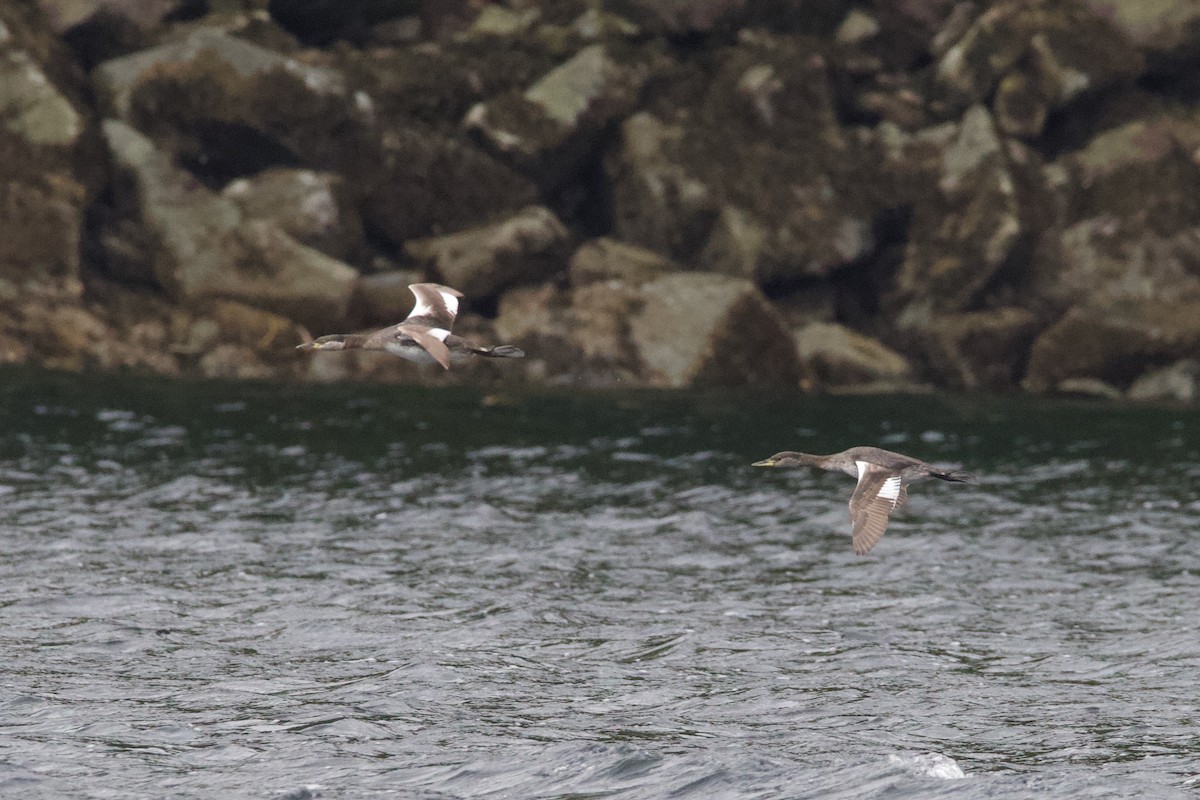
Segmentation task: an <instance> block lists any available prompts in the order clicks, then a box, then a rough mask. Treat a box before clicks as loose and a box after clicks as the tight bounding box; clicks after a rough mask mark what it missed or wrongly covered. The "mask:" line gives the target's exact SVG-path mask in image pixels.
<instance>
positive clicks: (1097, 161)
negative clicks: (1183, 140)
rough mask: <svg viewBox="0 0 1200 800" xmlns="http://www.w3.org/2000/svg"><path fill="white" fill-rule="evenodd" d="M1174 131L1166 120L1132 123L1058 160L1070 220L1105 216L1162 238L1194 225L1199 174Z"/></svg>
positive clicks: (1198, 213) (1199, 210)
mask: <svg viewBox="0 0 1200 800" xmlns="http://www.w3.org/2000/svg"><path fill="white" fill-rule="evenodd" d="M1181 122H1182V120H1181ZM1192 124H1194V123H1192ZM1175 128H1176V123H1175V121H1174V120H1172V119H1171V118H1169V117H1158V118H1152V119H1143V120H1137V121H1134V122H1130V123H1128V124H1125V125H1121V126H1119V127H1116V128H1113V129H1111V130H1108V131H1105V132H1104V133H1101V134H1100V135H1098V136H1096V137H1095V138H1094V139H1092V140H1091V141H1090V142H1088V144H1087V146H1086V147H1084V148H1083V149H1082V150H1080V151H1078V152H1077V153H1072V154H1071V155H1068V156H1066V157H1064V158H1063V159H1062V166H1063V167H1064V168H1065V169H1066V170H1067V172H1068V174H1069V175H1071V176H1072V178H1073V179H1074V181H1075V182H1076V184H1077V185H1078V187H1079V189H1078V195H1077V196H1076V197H1075V198H1074V202H1073V207H1074V210H1075V214H1076V215H1077V216H1076V218H1088V217H1094V216H1101V215H1106V214H1110V215H1115V216H1117V217H1122V218H1126V219H1129V220H1130V221H1135V222H1138V223H1139V224H1140V225H1141V226H1144V227H1145V228H1146V229H1148V230H1151V231H1158V232H1164V233H1171V232H1174V231H1177V230H1179V229H1180V228H1183V227H1190V226H1194V225H1200V170H1197V169H1196V164H1195V163H1194V162H1193V161H1192V159H1191V157H1190V155H1189V154H1188V152H1187V151H1186V150H1185V149H1184V148H1183V147H1181V146H1180V143H1179V139H1178V138H1177V137H1176V134H1175Z"/></svg>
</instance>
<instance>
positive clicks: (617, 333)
mask: <svg viewBox="0 0 1200 800" xmlns="http://www.w3.org/2000/svg"><path fill="white" fill-rule="evenodd" d="M638 303H639V298H638V293H637V291H636V289H634V288H633V287H630V286H627V285H625V284H623V283H621V282H620V281H605V282H599V283H591V284H588V285H586V286H581V287H577V288H574V289H570V290H561V289H557V288H555V287H553V286H538V287H522V288H518V289H514V290H512V291H510V292H507V293H505V294H504V296H503V297H502V298H501V299H500V304H499V308H498V313H497V316H496V335H497V336H498V337H499V338H500V339H501V340H503V341H505V342H508V343H512V344H516V345H519V346H520V347H522V348H523V349H524V350H525V352H526V358H525V361H526V362H528V364H527V366H528V369H527V370H526V374H527V375H528V376H530V377H532V378H536V379H540V380H546V381H549V382H570V383H572V384H574V385H580V384H582V385H585V386H617V385H620V386H626V387H629V386H637V385H644V383H645V381H644V378H643V376H642V374H641V364H640V361H639V359H638V354H637V351H636V349H635V348H634V345H633V343H632V342H631V341H630V337H629V323H630V319H631V317H632V316H633V314H634V312H635V311H636V310H637V308H638Z"/></svg>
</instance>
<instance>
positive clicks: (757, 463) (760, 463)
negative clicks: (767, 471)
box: [750, 458, 775, 467]
mask: <svg viewBox="0 0 1200 800" xmlns="http://www.w3.org/2000/svg"><path fill="white" fill-rule="evenodd" d="M750 466H752V467H773V466H775V459H773V458H764V459H763V460H762V461H755V462H754V463H753V464H751V465H750Z"/></svg>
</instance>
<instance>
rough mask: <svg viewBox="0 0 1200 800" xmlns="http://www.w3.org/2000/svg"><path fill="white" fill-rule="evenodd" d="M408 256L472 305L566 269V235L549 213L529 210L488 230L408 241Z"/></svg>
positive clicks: (568, 241) (535, 208)
mask: <svg viewBox="0 0 1200 800" xmlns="http://www.w3.org/2000/svg"><path fill="white" fill-rule="evenodd" d="M405 249H406V251H407V252H408V254H409V255H410V256H411V257H412V258H414V259H416V260H417V261H418V262H420V263H422V264H423V265H425V266H426V268H427V269H428V271H430V272H431V273H432V274H434V275H437V276H438V278H439V280H440V281H441V282H442V283H444V284H446V285H447V286H453V287H454V288H455V289H458V290H459V291H460V292H463V293H464V294H466V295H467V297H470V298H472V299H473V300H475V301H477V302H484V301H487V300H489V299H491V298H494V297H495V296H496V295H497V294H499V293H500V292H501V291H503V290H505V289H508V288H510V287H513V286H517V285H519V284H522V283H532V282H534V281H539V280H544V279H546V278H548V277H550V276H551V275H554V274H555V273H557V272H559V271H561V270H562V269H564V268H565V267H566V264H567V258H568V257H569V255H570V252H571V235H570V233H569V232H568V231H567V229H566V227H565V226H564V225H563V224H562V223H561V222H559V220H558V218H557V217H555V216H554V214H553V212H551V211H550V210H549V209H546V208H542V207H540V206H533V207H530V208H527V209H525V210H524V211H522V212H520V213H519V214H516V215H515V216H512V217H509V218H508V219H505V220H501V221H499V222H496V223H494V224H491V225H484V226H482V227H478V228H472V229H470V230H465V231H460V232H458V233H453V234H450V235H448V236H439V237H435V238H430V239H422V240H417V241H412V242H409V243H408V244H407V245H406V246H405Z"/></svg>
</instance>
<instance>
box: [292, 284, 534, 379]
mask: <svg viewBox="0 0 1200 800" xmlns="http://www.w3.org/2000/svg"><path fill="white" fill-rule="evenodd" d="M408 288H409V289H410V290H411V291H412V293H413V295H415V296H416V298H417V302H416V305H415V306H413V310H412V312H411V313H410V314H409V315H408V317H407V318H405V320H404V321H403V322H401V323H399V324H397V325H392V326H391V327H388V328H383V329H382V330H378V331H375V332H374V333H365V334H359V333H336V334H331V335H329V336H322V337H321V338H319V339H317V340H316V341H312V342H305V343H304V344H301V345H298V346H297V347H298V349H300V350H382V351H384V352H385V353H391V354H392V355H395V356H400V357H401V358H404V359H407V360H409V361H413V362H415V363H417V364H441V365H442V366H443V367H445V368H446V369H450V364H451V363H461V362H463V361H466V360H467V359H468V358H471V357H472V356H484V357H486V358H521V357H522V356H524V355H525V353H524V352H523V351H522V350H521V349H520V348H517V347H513V346H512V345H507V344H504V345H499V346H497V347H477V346H476V345H475V344H473V343H472V342H471V341H470V340H469V339H464V338H463V337H462V336H455V335H454V334H453V333H451V332H450V328H451V327H453V325H454V318H455V317H456V316H457V315H458V300H459V298H460V297H462V294H461V293H460V292H457V291H455V290H454V289H451V288H450V287H448V286H442V285H440V284H436V283H414V284H412V285H411V286H409V287H408Z"/></svg>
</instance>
